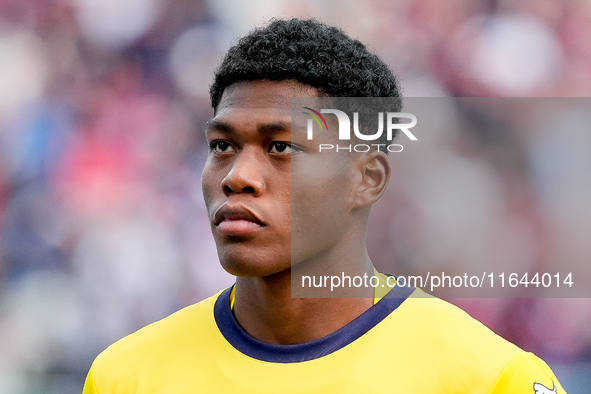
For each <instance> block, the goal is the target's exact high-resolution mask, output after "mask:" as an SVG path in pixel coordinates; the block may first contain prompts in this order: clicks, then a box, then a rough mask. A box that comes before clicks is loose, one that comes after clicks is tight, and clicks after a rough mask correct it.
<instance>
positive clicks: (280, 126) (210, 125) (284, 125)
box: [205, 119, 291, 134]
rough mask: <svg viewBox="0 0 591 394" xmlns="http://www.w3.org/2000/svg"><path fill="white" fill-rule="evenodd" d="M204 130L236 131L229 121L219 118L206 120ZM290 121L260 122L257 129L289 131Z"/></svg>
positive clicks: (234, 132) (275, 131)
mask: <svg viewBox="0 0 591 394" xmlns="http://www.w3.org/2000/svg"><path fill="white" fill-rule="evenodd" d="M205 129H206V130H217V131H221V132H224V133H227V134H236V133H237V132H238V131H237V130H236V128H235V127H234V126H232V125H231V124H230V123H226V122H222V121H219V120H215V119H212V120H210V121H209V122H207V124H206V127H205ZM290 130H291V123H290V122H273V123H262V124H260V125H258V126H257V131H258V132H259V133H261V134H273V133H279V132H282V131H290Z"/></svg>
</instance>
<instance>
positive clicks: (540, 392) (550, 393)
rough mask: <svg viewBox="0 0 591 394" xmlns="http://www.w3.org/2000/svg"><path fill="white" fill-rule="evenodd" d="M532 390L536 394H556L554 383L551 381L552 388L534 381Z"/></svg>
mask: <svg viewBox="0 0 591 394" xmlns="http://www.w3.org/2000/svg"><path fill="white" fill-rule="evenodd" d="M534 392H535V393H536V394H556V384H555V383H554V382H552V390H550V389H549V388H548V387H546V386H544V385H543V384H541V383H534Z"/></svg>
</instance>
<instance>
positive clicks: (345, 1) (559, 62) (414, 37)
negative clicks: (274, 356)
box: [0, 0, 591, 393]
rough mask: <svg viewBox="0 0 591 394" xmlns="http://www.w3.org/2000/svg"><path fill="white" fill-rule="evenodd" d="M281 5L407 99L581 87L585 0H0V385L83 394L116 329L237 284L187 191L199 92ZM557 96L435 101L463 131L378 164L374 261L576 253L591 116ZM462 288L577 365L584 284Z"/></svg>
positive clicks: (193, 177)
mask: <svg viewBox="0 0 591 394" xmlns="http://www.w3.org/2000/svg"><path fill="white" fill-rule="evenodd" d="M288 16H300V17H305V16H314V17H317V18H319V19H321V20H322V21H324V22H326V23H329V24H334V25H338V26H340V27H342V28H343V29H345V30H346V31H347V32H348V33H350V34H351V35H352V36H354V37H357V38H359V39H360V40H361V41H363V42H365V43H368V44H369V45H370V46H371V47H372V48H373V50H374V51H375V52H376V53H378V55H379V56H381V57H382V58H383V59H384V60H386V61H387V62H388V64H389V65H390V66H391V68H392V69H393V70H394V71H395V73H396V74H397V75H398V76H399V77H400V79H401V84H402V87H403V90H404V93H405V95H406V96H416V97H454V96H457V97H471V96H486V97H505V96H521V97H532V96H533V97H567V96H568V97H584V96H588V95H589V94H590V93H591V40H588V39H587V37H590V36H591V2H590V1H588V0H571V1H562V0H520V1H514V0H477V1H475V0H446V1H440V0H399V1H386V0H369V1H357V0H340V1H337V0H314V1H312V0H253V1H245V2H239V1H236V0H215V1H214V0H169V1H164V0H28V1H21V0H0V392H2V393H36V392H40V393H53V392H55V393H69V392H72V393H75V392H80V390H81V385H82V382H83V379H84V375H85V373H86V371H87V370H88V368H89V366H90V363H91V361H92V359H93V358H94V357H95V356H96V354H98V352H100V351H101V350H102V349H103V348H104V347H105V346H107V345H108V344H109V343H111V342H113V341H114V340H116V339H118V338H120V337H122V336H124V335H126V334H128V333H130V332H132V331H134V330H136V329H138V328H139V327H141V326H143V325H145V324H147V323H150V322H152V321H154V320H157V319H159V318H162V317H164V316H166V315H168V314H170V313H172V312H173V311H175V310H177V309H179V308H181V307H183V306H185V305H188V304H190V303H193V302H196V301H199V300H200V299H203V298H205V297H207V296H209V295H211V294H213V293H215V292H216V291H217V290H219V289H221V288H222V287H224V286H226V285H229V284H231V283H232V282H233V279H232V277H230V276H229V275H228V274H226V273H224V272H223V270H222V269H221V268H220V267H219V266H218V262H217V255H216V252H215V246H214V244H213V239H212V237H211V235H210V230H209V224H208V222H207V217H206V214H205V209H204V205H203V201H202V195H201V181H200V174H201V168H202V165H203V162H204V159H205V156H206V153H207V147H206V144H205V139H204V136H203V125H204V123H205V122H206V121H207V120H208V119H209V118H210V117H211V116H212V110H211V108H210V106H209V98H208V88H209V84H210V81H211V77H212V72H213V70H214V69H215V66H216V65H217V63H218V62H219V60H220V56H221V54H222V53H223V52H224V51H225V50H226V49H227V48H228V47H229V46H230V45H231V43H232V42H233V41H234V40H235V39H236V38H237V37H239V36H240V35H241V34H244V33H245V32H246V31H248V30H250V29H251V28H253V27H254V26H256V25H260V24H261V23H262V22H264V21H265V20H268V19H269V18H271V17H288ZM442 100H448V99H442ZM552 100H556V101H547V102H546V103H547V104H546V106H544V105H536V106H535V108H537V109H536V111H538V112H536V113H534V114H533V115H532V116H529V117H527V119H529V121H528V122H525V123H527V124H520V119H522V118H521V115H520V114H522V113H523V112H518V111H515V110H513V111H511V108H509V109H507V108H505V109H504V112H503V111H501V112H500V113H503V114H508V115H506V117H505V115H503V116H499V114H498V113H496V114H495V113H494V111H490V110H487V111H481V110H478V109H474V108H464V107H466V106H464V107H462V106H461V105H459V106H456V105H454V110H453V111H446V110H441V112H440V115H441V117H442V118H446V119H449V120H450V121H453V122H451V123H449V124H454V125H456V126H457V127H453V128H452V127H447V128H443V127H433V129H434V130H438V131H439V133H436V135H433V136H432V137H430V141H431V144H432V145H424V146H425V148H424V151H423V152H422V153H421V154H420V155H419V154H417V155H416V156H412V155H406V156H404V157H403V159H401V157H402V156H397V157H396V158H393V160H394V162H395V164H396V165H395V166H394V168H395V171H394V177H393V185H394V188H393V189H391V191H389V192H388V194H387V196H386V198H385V200H386V201H387V202H388V204H390V205H389V206H387V207H386V208H383V207H382V208H379V210H380V211H378V210H376V211H377V212H384V214H383V215H375V217H376V221H377V222H378V224H379V225H378V226H377V228H380V229H381V230H380V231H379V232H377V233H375V234H373V235H372V236H370V246H371V247H372V248H373V250H375V251H376V252H375V253H376V255H377V256H376V258H377V259H378V260H381V261H383V262H387V261H395V264H396V266H395V268H397V269H399V270H401V271H404V270H408V269H409V268H408V267H411V266H420V265H421V264H423V265H425V264H444V263H446V262H447V263H449V262H450V261H477V260H485V261H486V264H489V266H492V265H493V264H494V263H495V262H498V263H499V266H501V267H504V269H508V267H507V265H510V266H511V267H514V266H513V265H512V264H515V266H518V267H525V268H530V269H542V268H544V267H552V268H553V269H557V267H561V264H562V263H568V264H574V266H581V265H584V264H585V263H587V261H588V259H589V256H591V243H590V242H588V239H587V238H588V235H589V233H591V232H590V231H589V230H590V227H591V225H590V223H591V211H590V209H591V208H590V206H591V205H590V204H589V203H588V202H587V200H588V199H587V198H586V197H588V196H591V171H589V170H591V154H590V152H591V149H590V148H591V133H589V130H588V126H586V125H588V124H590V122H589V120H590V119H589V116H590V114H591V111H589V105H588V104H586V102H585V101H583V100H582V99H579V100H578V101H577V100H574V99H573V100H574V101H566V102H565V101H564V100H562V101H561V100H558V99H552ZM444 102H447V101H444ZM410 103H412V101H410ZM506 103H507V102H505V101H500V102H498V103H497V104H494V102H493V103H492V104H490V103H489V104H486V107H487V108H496V107H498V106H503V105H505V106H506V105H507V104H506ZM510 103H511V102H510ZM564 103H566V105H565V104H564ZM467 106H468V107H469V105H467ZM511 106H512V105H511ZM557 106H558V107H560V108H561V110H560V111H559V112H552V110H551V109H552V108H556V107H557ZM561 106H562V107H561ZM516 107H518V108H519V109H520V111H521V110H523V111H526V112H527V108H528V107H527V105H525V104H522V105H518V106H516ZM434 110H437V109H434ZM535 115H539V116H535ZM451 118H453V119H451ZM466 119H467V120H466ZM508 119H509V120H511V121H512V122H513V123H516V124H517V126H516V127H512V128H511V127H505V126H506V122H508ZM535 120H538V122H537V123H536V122H535ZM466 123H470V124H469V125H467V124H466ZM521 123H524V122H521ZM512 130H514V131H512ZM499 131H501V132H499ZM429 146H430V147H431V148H429ZM429 149H431V150H429ZM399 161H400V162H399ZM453 179H461V180H462V182H463V183H461V184H458V185H461V186H458V187H453V185H454V183H453V181H450V180H453ZM450 185H451V186H452V187H450ZM458 218H460V219H461V220H457V219H458ZM383 229H386V230H383ZM468 236H471V237H475V238H471V239H473V241H470V242H465V241H462V240H464V239H467V238H464V237H468ZM384 245H386V246H384ZM467 245H470V246H469V247H467ZM499 252H500V253H499ZM457 302H458V303H459V304H461V305H462V306H463V307H465V308H466V309H467V310H468V311H470V312H471V313H472V314H474V315H475V316H477V317H479V318H480V319H481V320H483V321H484V322H485V323H486V324H488V325H489V326H491V328H493V329H495V330H496V331H497V332H499V333H500V334H502V335H504V336H506V337H508V338H509V339H511V340H513V341H515V342H516V343H517V344H519V345H521V346H523V347H525V348H527V349H528V350H532V351H535V352H537V353H538V354H539V355H540V356H542V357H545V358H546V359H548V360H549V361H550V362H552V361H556V362H560V363H566V364H569V365H571V364H572V363H581V362H588V361H590V359H591V334H590V333H589V329H588V327H589V325H590V323H591V303H590V301H589V299H584V298H581V299H543V298H541V299H477V300H471V299H464V300H457ZM572 365H575V364H572Z"/></svg>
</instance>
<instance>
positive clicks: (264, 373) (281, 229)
mask: <svg viewBox="0 0 591 394" xmlns="http://www.w3.org/2000/svg"><path fill="white" fill-rule="evenodd" d="M399 96H400V93H399V89H398V84H397V81H396V79H395V78H394V76H393V75H392V73H391V72H390V71H389V69H388V68H387V66H386V65H385V64H384V63H383V62H382V61H381V60H380V59H379V58H377V57H376V56H375V55H373V54H372V53H370V52H369V51H368V50H367V49H366V48H365V47H364V46H363V45H362V44H361V43H359V42H358V41H355V40H352V39H351V38H349V37H348V36H346V35H345V34H344V33H343V32H342V31H341V30H339V29H336V28H333V27H327V26H325V25H323V24H321V23H319V22H316V21H313V20H295V19H294V20H287V21H283V20H278V21H273V22H272V23H270V24H269V25H268V26H266V27H264V28H261V29H257V30H254V31H253V32H252V33H250V34H249V35H248V36H246V37H244V38H243V39H242V40H240V42H239V43H238V44H237V45H236V46H235V47H233V48H231V49H230V50H229V51H228V53H227V55H226V57H225V59H224V60H223V62H222V64H221V65H220V67H219V69H218V70H217V72H216V75H215V81H214V83H213V85H212V87H211V101H212V106H213V108H214V111H215V115H214V117H213V119H212V120H211V121H210V122H209V124H208V126H207V130H206V134H207V140H208V141H209V144H210V147H209V149H210V153H209V158H208V161H207V163H206V166H205V168H204V171H203V193H204V196H205V201H206V204H207V209H208V212H209V219H210V221H211V228H212V232H213V235H214V238H215V242H216V245H217V249H218V254H219V258H220V262H221V264H222V266H223V267H224V268H225V269H226V270H227V271H228V272H230V273H231V274H233V275H236V277H237V279H236V284H235V286H233V287H231V288H229V289H226V290H224V291H223V292H221V293H219V294H217V295H215V296H213V297H211V298H209V299H207V300H205V301H202V302H200V303H197V304H195V305H192V306H189V307H187V308H185V309H183V310H181V311H179V312H177V313H175V314H173V315H171V316H169V317H167V318H165V319H163V320H161V321H159V322H156V323H153V324H151V325H149V326H147V327H145V328H143V329H142V330H140V331H138V332H136V333H134V334H131V335H130V336H128V337H126V338H123V339H122V340H120V341H118V342H117V343H115V344H113V345H111V346H110V347H109V348H108V349H107V350H105V351H104V352H103V353H101V354H100V355H99V356H98V357H97V359H96V360H95V362H94V363H93V366H92V368H91V370H90V372H89V374H88V378H87V381H86V384H85V388H84V392H85V393H101V394H106V393H118V394H121V393H194V392H212V393H223V392H228V393H276V392H282V393H300V392H314V393H327V392H335V393H361V392H363V393H368V392H372V393H373V392H375V393H388V392H393V393H433V392H439V393H444V392H450V393H505V392H519V393H563V392H564V390H563V389H562V387H561V386H560V384H559V382H558V381H557V379H556V378H555V376H554V375H553V373H552V371H550V369H549V368H548V367H547V365H546V364H545V363H544V362H543V361H542V360H540V359H538V358H537V357H536V356H534V355H533V354H531V353H527V352H525V351H523V350H521V349H519V348H517V347H516V346H514V345H513V344H511V343H509V342H507V341H505V340H504V339H502V338H500V337H499V336H497V335H495V334H494V333H492V332H491V331H490V330H488V329H487V328H486V327H484V326H483V325H482V324H480V323H479V322H477V321H475V320H473V319H472V318H471V317H470V316H468V315H467V314H466V313H464V312H463V311H461V310H459V309H458V308H456V307H454V306H452V305H450V304H448V303H446V302H444V301H441V300H439V299H436V298H429V297H425V296H419V295H420V291H419V290H415V289H413V288H408V287H402V286H393V288H392V290H390V292H389V293H388V294H387V295H384V294H377V293H374V290H373V287H369V288H366V289H365V290H363V291H364V292H365V293H363V294H362V296H361V297H356V298H292V296H291V276H292V274H293V270H294V269H295V268H296V267H300V266H302V265H307V266H308V265H311V266H314V267H322V268H323V269H325V270H327V272H338V271H344V270H345V269H346V270H347V272H348V274H356V275H360V276H361V275H370V276H373V275H374V273H375V271H374V268H373V265H372V263H371V260H370V258H369V256H368V254H367V250H366V246H365V235H366V229H367V219H368V214H369V209H370V207H371V205H372V204H373V203H374V202H375V201H377V200H378V199H379V198H380V197H381V195H382V194H383V192H384V189H385V187H386V185H387V183H388V180H389V174H390V167H389V163H388V160H387V156H386V154H385V153H384V152H382V151H380V150H377V149H375V150H372V151H369V152H365V153H353V152H352V153H346V154H336V153H334V152H333V153H326V152H319V151H318V143H319V142H320V143H322V142H326V143H330V142H333V143H335V142H336V141H337V135H336V133H335V132H332V131H331V132H325V133H321V134H319V136H318V138H320V141H319V140H318V139H315V140H309V139H307V138H306V134H305V131H304V130H303V129H302V128H299V127H298V128H297V130H296V129H292V112H291V98H292V97H309V98H310V100H314V99H315V98H318V97H321V98H322V97H394V98H397V97H399ZM341 153H342V152H341ZM376 275H377V278H378V279H379V280H380V281H381V283H387V281H388V279H387V278H386V277H385V276H384V275H381V274H376ZM391 284H394V281H391ZM391 287H392V286H391Z"/></svg>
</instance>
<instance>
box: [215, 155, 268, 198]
mask: <svg viewBox="0 0 591 394" xmlns="http://www.w3.org/2000/svg"><path fill="white" fill-rule="evenodd" d="M263 161H264V160H263V158H262V157H260V155H259V154H257V153H256V152H254V150H251V149H244V150H243V151H242V152H240V153H239V154H238V155H237V156H236V158H235V159H234V162H233V163H232V168H231V169H230V171H229V172H228V174H227V175H226V176H225V177H224V179H223V180H222V188H223V190H224V194H225V195H226V196H229V195H231V194H235V193H251V194H252V195H253V196H254V197H259V196H261V195H262V194H263V192H264V191H265V182H264V175H265V174H264V165H263V164H264V163H263Z"/></svg>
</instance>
